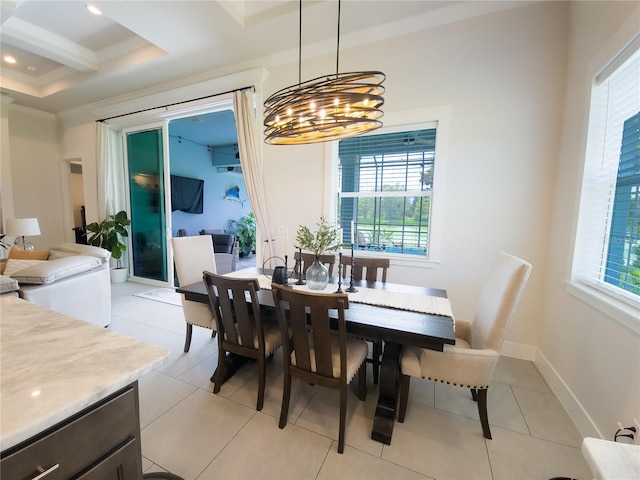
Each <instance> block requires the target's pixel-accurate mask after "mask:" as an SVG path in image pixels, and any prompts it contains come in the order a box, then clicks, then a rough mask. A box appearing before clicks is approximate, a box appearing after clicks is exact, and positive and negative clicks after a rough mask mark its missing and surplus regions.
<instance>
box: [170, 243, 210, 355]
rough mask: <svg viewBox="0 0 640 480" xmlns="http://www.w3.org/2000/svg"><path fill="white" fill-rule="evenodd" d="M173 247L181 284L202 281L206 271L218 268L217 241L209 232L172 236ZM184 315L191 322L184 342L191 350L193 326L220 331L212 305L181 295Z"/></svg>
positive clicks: (185, 346) (186, 350)
mask: <svg viewBox="0 0 640 480" xmlns="http://www.w3.org/2000/svg"><path fill="white" fill-rule="evenodd" d="M171 248H172V249H173V261H174V263H175V266H176V273H177V275H178V282H179V283H180V285H183V286H184V285H189V284H191V283H196V282H202V272H204V271H205V270H207V271H209V272H216V271H217V270H216V259H215V256H214V254H213V243H211V237H209V235H194V236H192V237H173V238H172V239H171ZM181 300H182V310H183V311H184V319H185V321H186V322H187V337H186V339H185V342H184V351H185V352H188V351H189V347H190V346H191V336H192V334H193V326H194V325H196V326H198V327H203V328H208V329H210V330H212V331H213V333H212V335H215V332H216V321H215V319H214V318H213V314H212V313H211V309H210V308H209V306H208V305H205V304H204V303H199V302H192V301H191V300H187V299H186V298H184V294H182V295H181Z"/></svg>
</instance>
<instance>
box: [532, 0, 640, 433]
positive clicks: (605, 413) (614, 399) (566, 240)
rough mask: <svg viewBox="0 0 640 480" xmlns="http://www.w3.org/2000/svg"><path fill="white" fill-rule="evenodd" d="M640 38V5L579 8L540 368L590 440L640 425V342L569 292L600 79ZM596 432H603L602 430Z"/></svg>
mask: <svg viewBox="0 0 640 480" xmlns="http://www.w3.org/2000/svg"><path fill="white" fill-rule="evenodd" d="M638 31H640V7H639V5H638V3H637V2H571V22H570V29H569V32H570V36H569V57H568V58H569V62H568V76H567V95H566V99H565V115H564V122H563V126H562V130H561V131H562V138H563V142H562V147H561V149H560V155H559V161H558V165H557V175H556V184H555V192H554V208H553V211H552V217H551V222H550V224H549V228H550V231H551V235H550V247H549V250H548V261H547V272H546V275H545V277H544V285H545V289H544V292H543V296H542V297H541V298H542V299H544V301H543V302H541V303H542V304H543V305H544V308H543V315H542V316H541V322H540V339H539V342H538V348H539V356H538V358H537V360H536V363H537V364H538V366H539V368H540V369H541V370H542V371H543V373H545V376H546V377H547V379H548V380H549V381H550V382H551V383H552V386H553V387H554V390H555V391H556V393H557V394H558V396H559V397H560V398H561V400H562V401H563V403H564V404H565V407H566V408H567V409H568V410H569V411H571V412H572V414H573V418H574V421H576V422H577V423H578V424H579V427H581V429H582V431H583V433H586V434H590V435H594V436H595V435H602V436H603V437H604V438H608V439H611V438H612V437H613V435H614V433H615V432H616V430H617V429H618V427H617V422H618V421H620V422H622V423H623V424H624V425H625V426H628V425H633V418H638V419H640V337H639V336H638V334H637V333H633V332H631V331H630V330H628V329H627V328H626V327H623V326H622V325H621V324H619V323H618V322H617V321H615V320H613V319H612V318H611V317H609V316H607V315H606V314H604V313H602V312H600V311H599V310H597V309H595V308H593V307H591V306H589V305H587V304H586V303H584V302H583V301H582V300H579V299H577V298H576V297H574V296H572V295H570V294H569V293H567V285H566V282H567V281H568V280H569V278H570V267H571V259H572V256H573V239H574V236H575V226H576V219H577V217H578V199H579V193H580V189H581V183H580V182H581V178H582V169H583V164H584V155H585V149H586V147H585V146H586V130H587V121H588V112H589V97H590V90H591V82H592V78H593V75H594V74H595V73H596V72H597V71H598V70H599V69H600V68H601V67H603V66H604V65H606V63H607V61H608V60H610V59H611V58H613V57H614V56H615V55H616V53H617V52H619V51H620V50H621V49H622V47H623V46H624V45H625V44H626V43H627V42H628V41H629V40H630V39H631V38H633V35H635V34H637V32H638ZM594 426H595V431H594Z"/></svg>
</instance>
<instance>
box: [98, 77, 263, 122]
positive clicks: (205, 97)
mask: <svg viewBox="0 0 640 480" xmlns="http://www.w3.org/2000/svg"><path fill="white" fill-rule="evenodd" d="M242 90H253V91H254V92H255V91H256V87H255V86H254V85H250V86H248V87H241V88H234V89H233V90H227V91H226V92H220V93H214V94H213V95H207V96H204V97H199V98H192V99H191V100H184V101H182V102H175V103H169V104H167V105H160V106H159V107H150V108H144V109H142V110H137V111H135V112H129V113H123V114H122V115H114V116H113V117H107V118H101V119H100V120H96V122H101V123H104V122H106V121H107V120H113V119H114V118H120V117H126V116H129V115H135V114H136V113H144V112H148V111H150V110H156V109H158V108H169V107H174V106H176V105H182V104H183V103H191V102H197V101H198V100H205V99H207V98H214V97H219V96H220V95H226V94H228V93H234V92H241V91H242Z"/></svg>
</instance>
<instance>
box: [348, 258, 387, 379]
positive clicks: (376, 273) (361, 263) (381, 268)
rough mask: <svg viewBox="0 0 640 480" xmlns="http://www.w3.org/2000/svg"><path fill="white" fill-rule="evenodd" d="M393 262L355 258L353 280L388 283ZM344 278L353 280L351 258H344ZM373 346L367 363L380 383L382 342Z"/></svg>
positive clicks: (373, 343) (383, 259)
mask: <svg viewBox="0 0 640 480" xmlns="http://www.w3.org/2000/svg"><path fill="white" fill-rule="evenodd" d="M390 264H391V262H390V261H389V259H388V258H377V257H376V258H363V257H360V258H358V257H353V279H354V280H363V279H364V280H367V281H368V282H383V283H385V282H386V281H387V270H388V269H389V266H390ZM342 277H343V278H351V257H345V256H343V257H342ZM370 341H371V343H372V345H373V352H372V354H371V358H367V362H368V363H371V365H372V366H373V383H375V384H377V383H378V376H379V374H380V357H381V356H382V340H370Z"/></svg>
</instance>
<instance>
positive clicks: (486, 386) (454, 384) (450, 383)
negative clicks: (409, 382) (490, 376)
mask: <svg viewBox="0 0 640 480" xmlns="http://www.w3.org/2000/svg"><path fill="white" fill-rule="evenodd" d="M422 379H423V380H424V379H427V380H433V381H434V382H440V383H446V384H447V385H453V386H455V387H463V388H474V389H476V390H481V389H483V388H489V385H485V386H481V387H477V386H474V387H472V386H471V385H466V386H465V385H458V384H457V383H452V382H447V381H446V380H439V379H437V378H431V377H422Z"/></svg>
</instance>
